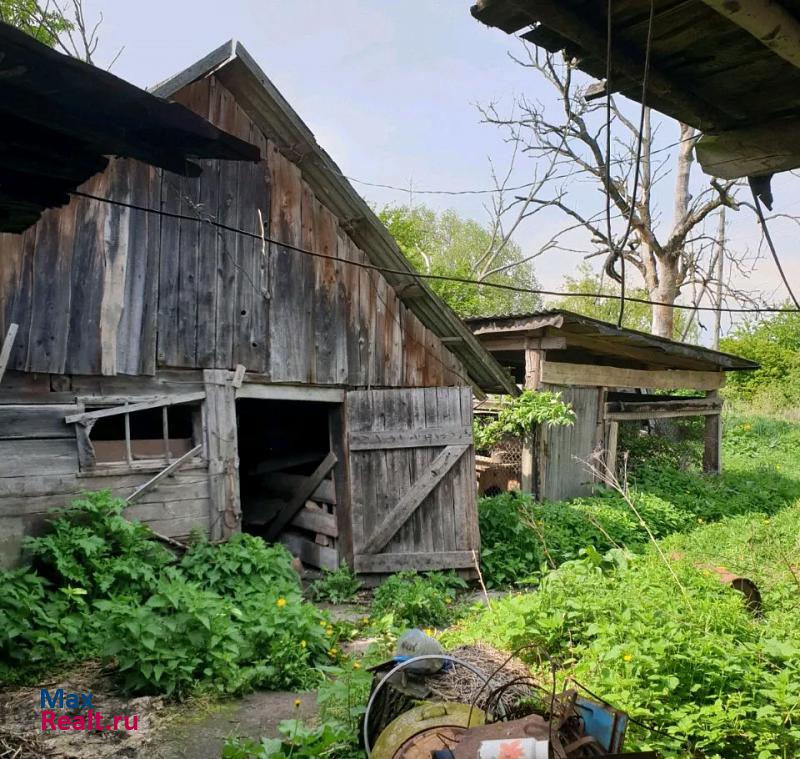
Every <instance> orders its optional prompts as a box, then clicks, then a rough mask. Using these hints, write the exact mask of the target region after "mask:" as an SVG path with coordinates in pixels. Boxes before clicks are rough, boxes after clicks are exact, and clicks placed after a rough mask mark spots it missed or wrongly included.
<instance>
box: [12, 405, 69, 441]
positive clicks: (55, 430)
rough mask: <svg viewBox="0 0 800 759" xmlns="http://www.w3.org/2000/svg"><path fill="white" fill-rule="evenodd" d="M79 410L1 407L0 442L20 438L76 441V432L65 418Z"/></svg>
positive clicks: (43, 406)
mask: <svg viewBox="0 0 800 759" xmlns="http://www.w3.org/2000/svg"><path fill="white" fill-rule="evenodd" d="M0 400H1V398H0ZM77 410H78V409H77V407H76V406H75V405H71V406H63V405H51V404H41V405H40V404H36V405H21V404H20V405H13V406H0V440H4V439H5V440H9V439H18V438H71V439H73V440H74V438H75V431H74V429H73V428H72V427H71V426H70V425H68V424H66V423H65V422H64V417H65V416H66V415H67V414H72V413H75V412H76V411H77Z"/></svg>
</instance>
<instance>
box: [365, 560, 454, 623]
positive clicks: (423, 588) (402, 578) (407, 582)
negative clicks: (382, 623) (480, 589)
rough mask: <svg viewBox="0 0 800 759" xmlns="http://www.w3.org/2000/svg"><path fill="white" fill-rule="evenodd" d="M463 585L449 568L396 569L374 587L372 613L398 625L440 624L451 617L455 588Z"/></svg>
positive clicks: (452, 614)
mask: <svg viewBox="0 0 800 759" xmlns="http://www.w3.org/2000/svg"><path fill="white" fill-rule="evenodd" d="M466 587H467V584H466V583H465V582H464V581H463V580H462V579H461V578H459V577H458V576H457V575H455V574H454V573H452V572H447V573H442V572H429V573H427V574H418V573H417V572H398V573H397V574H395V575H392V576H391V577H389V579H388V580H386V581H385V582H384V583H383V584H382V585H381V586H380V587H378V589H377V590H376V591H375V598H374V600H373V603H372V613H373V615H374V616H377V617H383V616H389V615H391V616H392V619H393V621H394V624H395V625H397V626H400V627H440V626H442V625H446V624H447V623H448V622H451V621H452V620H453V617H454V614H455V612H454V602H455V600H456V595H457V591H458V590H459V589H464V588H466Z"/></svg>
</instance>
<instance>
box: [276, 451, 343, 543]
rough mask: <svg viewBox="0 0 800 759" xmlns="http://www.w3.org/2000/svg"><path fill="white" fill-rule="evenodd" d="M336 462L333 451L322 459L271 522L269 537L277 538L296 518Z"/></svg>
mask: <svg viewBox="0 0 800 759" xmlns="http://www.w3.org/2000/svg"><path fill="white" fill-rule="evenodd" d="M335 464H336V456H335V455H334V454H333V453H332V452H331V453H328V455H327V456H326V457H325V458H324V459H323V460H322V462H321V463H320V464H319V466H318V467H317V468H316V469H315V470H314V471H313V472H312V473H311V474H310V475H309V476H308V477H306V478H305V480H304V481H303V483H302V484H301V485H300V487H299V488H298V489H297V490H296V491H295V493H294V494H293V495H292V497H291V499H290V500H289V501H288V502H287V504H286V506H285V508H283V509H282V510H281V511H280V513H279V514H278V515H277V516H276V517H275V519H274V520H273V521H272V522H270V525H269V529H268V530H267V539H268V540H275V539H276V538H277V537H278V536H279V535H280V534H281V532H282V531H283V529H284V527H286V525H287V524H289V522H291V521H292V519H294V516H295V514H297V512H298V511H299V510H300V509H301V508H303V504H304V503H305V502H306V501H307V500H308V499H309V498H310V497H311V494H312V493H313V492H314V491H315V490H316V489H317V487H318V485H319V484H320V483H321V482H322V480H324V479H325V477H327V476H328V474H329V473H330V471H331V469H333V467H334V465H335Z"/></svg>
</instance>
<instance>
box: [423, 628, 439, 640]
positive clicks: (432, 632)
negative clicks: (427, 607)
mask: <svg viewBox="0 0 800 759" xmlns="http://www.w3.org/2000/svg"><path fill="white" fill-rule="evenodd" d="M422 632H424V633H425V635H427V636H428V637H430V638H432V637H433V636H434V635H436V631H435V630H434V629H432V628H430V627H426V628H425V629H424V630H423V631H422Z"/></svg>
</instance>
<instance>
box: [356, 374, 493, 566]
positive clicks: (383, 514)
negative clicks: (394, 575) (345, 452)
mask: <svg viewBox="0 0 800 759" xmlns="http://www.w3.org/2000/svg"><path fill="white" fill-rule="evenodd" d="M346 413H347V443H348V449H349V458H350V488H351V506H352V527H353V548H354V551H353V553H354V565H355V570H356V571H357V572H358V573H359V574H362V575H365V574H384V573H387V572H398V571H401V570H404V569H416V570H420V571H422V570H438V569H468V568H471V567H474V565H475V557H476V556H477V552H478V550H479V548H480V536H479V533H478V515H477V505H476V494H475V453H474V450H473V447H472V392H471V390H470V388H465V387H438V388H416V389H397V390H358V391H354V392H350V393H348V394H347V404H346ZM473 552H474V554H473Z"/></svg>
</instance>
